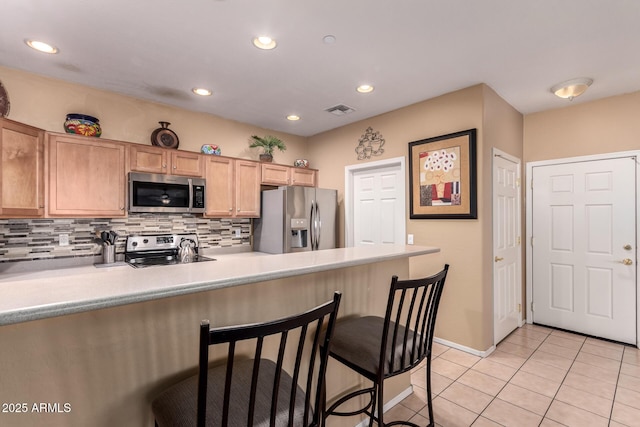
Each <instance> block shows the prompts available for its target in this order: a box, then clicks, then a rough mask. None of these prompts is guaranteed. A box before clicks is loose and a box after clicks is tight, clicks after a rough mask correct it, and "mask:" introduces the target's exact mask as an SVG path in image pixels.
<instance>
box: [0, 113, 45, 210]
mask: <svg viewBox="0 0 640 427" xmlns="http://www.w3.org/2000/svg"><path fill="white" fill-rule="evenodd" d="M0 151H1V152H2V159H1V162H2V164H1V168H0V217H2V218H12V217H13V218H16V217H17V218H26V217H42V216H43V215H44V131H43V130H42V129H37V128H34V127H31V126H28V125H25V124H22V123H18V122H14V121H12V120H8V119H2V118H0Z"/></svg>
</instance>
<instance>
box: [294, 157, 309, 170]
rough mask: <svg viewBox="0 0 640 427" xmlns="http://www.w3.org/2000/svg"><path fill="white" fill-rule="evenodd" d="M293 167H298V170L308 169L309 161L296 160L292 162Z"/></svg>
mask: <svg viewBox="0 0 640 427" xmlns="http://www.w3.org/2000/svg"><path fill="white" fill-rule="evenodd" d="M293 166H295V167H298V168H308V167H309V160H307V159H296V161H295V162H293Z"/></svg>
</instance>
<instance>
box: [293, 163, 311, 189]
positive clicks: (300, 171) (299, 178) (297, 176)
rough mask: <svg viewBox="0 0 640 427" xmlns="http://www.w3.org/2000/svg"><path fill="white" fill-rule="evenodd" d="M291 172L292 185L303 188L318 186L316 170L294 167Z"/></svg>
mask: <svg viewBox="0 0 640 427" xmlns="http://www.w3.org/2000/svg"><path fill="white" fill-rule="evenodd" d="M290 172H291V185H301V186H303V187H315V186H316V185H317V184H316V170H315V169H307V168H296V167H293V168H291V169H290Z"/></svg>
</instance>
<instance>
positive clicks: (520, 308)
mask: <svg viewBox="0 0 640 427" xmlns="http://www.w3.org/2000/svg"><path fill="white" fill-rule="evenodd" d="M518 313H522V304H518Z"/></svg>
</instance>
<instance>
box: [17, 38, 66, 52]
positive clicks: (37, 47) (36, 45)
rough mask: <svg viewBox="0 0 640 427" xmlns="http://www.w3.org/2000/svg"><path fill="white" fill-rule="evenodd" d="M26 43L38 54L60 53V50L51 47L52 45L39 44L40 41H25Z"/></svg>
mask: <svg viewBox="0 0 640 427" xmlns="http://www.w3.org/2000/svg"><path fill="white" fill-rule="evenodd" d="M24 42H25V43H26V44H27V46H29V47H30V48H31V49H35V50H37V51H38V52H43V53H58V48H57V47H55V46H51V45H50V44H47V43H44V42H39V41H36V40H25V41H24Z"/></svg>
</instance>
